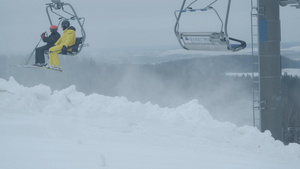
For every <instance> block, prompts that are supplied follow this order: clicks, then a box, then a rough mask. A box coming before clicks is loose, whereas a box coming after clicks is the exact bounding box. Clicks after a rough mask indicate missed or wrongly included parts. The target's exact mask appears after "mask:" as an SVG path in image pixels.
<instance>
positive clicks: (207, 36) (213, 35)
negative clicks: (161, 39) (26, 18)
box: [174, 0, 246, 52]
mask: <svg viewBox="0 0 300 169" xmlns="http://www.w3.org/2000/svg"><path fill="white" fill-rule="evenodd" d="M196 1H198V0H194V1H193V2H192V3H190V4H189V5H187V6H186V5H185V3H186V0H184V1H183V4H182V6H181V9H180V10H176V11H175V12H174V14H175V17H176V23H175V27H174V32H175V35H176V37H177V39H178V41H179V44H180V45H181V47H182V48H184V49H186V50H204V51H226V50H230V51H233V52H236V51H239V50H242V49H244V48H245V47H246V42H244V41H242V40H238V39H235V38H231V37H229V36H228V33H227V23H228V17H229V11H230V4H231V0H228V6H227V14H226V21H225V26H224V24H223V21H222V19H221V17H220V15H219V13H218V12H217V10H216V9H214V8H213V7H212V6H211V5H212V4H214V3H215V2H217V1H218V0H214V1H213V2H212V3H210V4H209V5H207V6H206V7H205V8H201V9H193V8H192V7H191V5H192V4H194V3H195V2H196ZM208 10H213V11H214V13H215V14H216V15H217V17H218V19H219V20H220V22H221V29H220V31H217V32H180V31H179V21H180V19H181V15H182V13H188V12H206V11H208ZM223 29H224V31H223ZM232 42H234V43H232Z"/></svg>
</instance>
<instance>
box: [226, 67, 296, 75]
mask: <svg viewBox="0 0 300 169" xmlns="http://www.w3.org/2000/svg"><path fill="white" fill-rule="evenodd" d="M281 72H282V75H289V76H294V77H296V76H297V77H300V69H291V68H288V69H282V70H281ZM226 75H228V76H239V77H240V76H252V73H233V72H228V73H226ZM257 75H258V74H257V73H254V76H257Z"/></svg>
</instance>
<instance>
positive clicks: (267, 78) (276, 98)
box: [257, 0, 283, 140]
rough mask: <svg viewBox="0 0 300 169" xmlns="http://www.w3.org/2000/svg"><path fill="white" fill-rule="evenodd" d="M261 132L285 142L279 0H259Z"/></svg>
mask: <svg viewBox="0 0 300 169" xmlns="http://www.w3.org/2000/svg"><path fill="white" fill-rule="evenodd" d="M257 10H258V33H259V42H258V50H259V51H258V53H259V61H260V75H259V78H260V104H261V105H260V107H261V112H260V121H261V131H265V130H270V131H271V133H272V136H273V137H274V138H275V139H276V140H282V139H283V138H282V137H283V136H282V122H281V121H282V115H281V114H282V105H281V57H280V41H281V33H280V19H279V17H280V15H279V0H258V6H257Z"/></svg>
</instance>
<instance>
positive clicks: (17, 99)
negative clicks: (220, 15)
mask: <svg viewBox="0 0 300 169" xmlns="http://www.w3.org/2000/svg"><path fill="white" fill-rule="evenodd" d="M0 100H1V102H0V150H1V154H0V168H3V169H4V168H5V169H20V168H22V169H26V168H28V169H29V168H30V169H32V168H43V169H56V168H57V169H61V168H64V169H77V168H78V169H82V168H86V169H96V168H112V169H118V168H120V169H121V168H122V169H125V168H127V169H135V168H136V169H148V168H149V169H154V168H155V169H158V168H161V169H177V168H178V169H183V168H185V169H186V168H189V169H193V168H195V169H196V168H197V169H198V168H213V169H217V168H220V169H221V168H222V169H227V168H228V169H233V168H236V169H240V168H243V169H253V168H263V169H282V168H288V169H297V168H299V165H300V146H299V145H297V144H290V145H288V146H284V145H283V144H282V143H281V142H280V141H275V140H274V139H273V138H272V137H271V134H270V132H265V133H260V132H259V131H258V130H257V129H256V128H253V127H250V126H245V127H236V126H235V125H233V124H231V123H224V122H218V121H216V120H214V119H213V118H212V117H211V115H210V114H209V112H208V111H207V110H206V109H205V108H204V107H203V106H202V105H199V104H198V102H197V100H192V101H190V102H188V103H186V104H184V105H182V106H179V107H177V108H161V107H159V106H157V105H153V104H151V103H147V104H142V103H139V102H130V101H128V100H127V99H126V98H124V97H106V96H102V95H98V94H92V95H88V96H86V95H85V94H83V93H80V92H77V91H76V87H75V86H70V87H69V88H66V89H64V90H61V91H52V90H51V89H50V88H49V87H47V86H44V85H38V86H35V87H24V86H22V85H20V84H18V83H17V82H16V81H15V80H14V79H13V78H12V77H11V78H10V79H9V80H8V81H7V80H4V79H0Z"/></svg>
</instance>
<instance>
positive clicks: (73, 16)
mask: <svg viewBox="0 0 300 169" xmlns="http://www.w3.org/2000/svg"><path fill="white" fill-rule="evenodd" d="M51 1H52V3H47V4H46V12H47V15H48V19H49V22H50V25H53V22H52V19H51V16H50V13H49V9H50V11H51V12H52V13H53V14H55V15H57V16H58V17H59V19H60V21H59V23H58V24H57V25H58V26H59V25H60V24H61V22H62V20H64V19H67V20H74V21H77V22H78V25H79V26H80V30H81V37H76V42H75V44H74V45H72V46H69V47H68V48H67V49H72V50H71V51H68V53H67V55H77V54H79V53H80V52H81V50H82V47H84V46H85V44H84V42H85V39H86V33H85V30H84V22H85V18H84V17H78V15H77V13H76V12H75V10H74V8H73V6H72V5H71V4H69V3H64V2H61V1H60V0H51ZM65 6H67V7H69V8H70V9H71V12H68V11H66V10H65V8H64V7H65ZM58 11H60V13H59V12H58ZM61 13H63V14H64V15H63V14H61ZM76 32H77V31H76Z"/></svg>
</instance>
